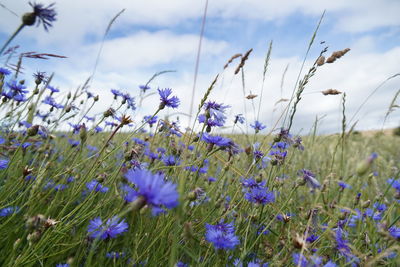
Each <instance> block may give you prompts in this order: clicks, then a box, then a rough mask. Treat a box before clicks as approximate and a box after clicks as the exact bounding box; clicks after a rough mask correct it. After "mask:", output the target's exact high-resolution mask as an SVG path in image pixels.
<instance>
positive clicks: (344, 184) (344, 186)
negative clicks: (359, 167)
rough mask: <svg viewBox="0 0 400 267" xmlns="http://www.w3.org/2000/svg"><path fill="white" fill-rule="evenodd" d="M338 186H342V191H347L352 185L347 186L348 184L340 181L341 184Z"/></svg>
mask: <svg viewBox="0 0 400 267" xmlns="http://www.w3.org/2000/svg"><path fill="white" fill-rule="evenodd" d="M338 185H339V186H340V188H341V189H342V190H343V189H345V188H351V185H349V184H346V183H345V182H343V181H339V182H338Z"/></svg>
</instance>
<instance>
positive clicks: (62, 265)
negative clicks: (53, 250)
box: [56, 263, 69, 267]
mask: <svg viewBox="0 0 400 267" xmlns="http://www.w3.org/2000/svg"><path fill="white" fill-rule="evenodd" d="M56 267H69V264H68V263H58V264H56Z"/></svg>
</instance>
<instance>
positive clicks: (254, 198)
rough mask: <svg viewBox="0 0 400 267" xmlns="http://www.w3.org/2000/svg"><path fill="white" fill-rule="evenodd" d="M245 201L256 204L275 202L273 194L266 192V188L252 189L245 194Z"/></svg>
mask: <svg viewBox="0 0 400 267" xmlns="http://www.w3.org/2000/svg"><path fill="white" fill-rule="evenodd" d="M244 198H245V199H247V200H248V201H250V202H252V203H256V204H262V205H265V204H268V203H272V202H275V194H274V192H272V191H269V190H268V187H262V188H253V189H251V190H250V191H249V192H246V193H245V196H244Z"/></svg>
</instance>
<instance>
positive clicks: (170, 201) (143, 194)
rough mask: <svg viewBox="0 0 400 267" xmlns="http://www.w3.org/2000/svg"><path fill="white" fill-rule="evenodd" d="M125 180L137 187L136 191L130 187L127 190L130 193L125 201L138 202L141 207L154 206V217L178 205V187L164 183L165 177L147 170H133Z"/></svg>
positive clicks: (126, 175)
mask: <svg viewBox="0 0 400 267" xmlns="http://www.w3.org/2000/svg"><path fill="white" fill-rule="evenodd" d="M125 178H126V179H127V180H128V181H129V182H130V183H132V184H134V185H135V190H134V189H132V188H130V187H128V188H125V189H126V191H128V192H127V195H126V196H125V200H126V201H128V202H132V201H136V200H138V202H139V203H140V204H141V205H139V206H141V207H143V206H144V205H146V204H147V205H149V206H152V208H153V209H152V211H153V215H157V214H159V213H161V212H163V211H165V210H164V208H167V209H172V208H174V207H176V206H177V205H178V198H179V195H178V192H177V190H176V185H175V184H174V183H171V182H166V181H164V175H162V174H152V173H151V171H149V170H146V169H143V170H141V169H135V170H132V169H131V170H129V171H128V172H127V173H126V174H125ZM141 207H139V208H141Z"/></svg>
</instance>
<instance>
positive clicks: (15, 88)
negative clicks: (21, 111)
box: [2, 80, 29, 102]
mask: <svg viewBox="0 0 400 267" xmlns="http://www.w3.org/2000/svg"><path fill="white" fill-rule="evenodd" d="M7 87H8V88H9V90H8V91H3V92H2V95H3V96H5V97H6V98H8V99H14V100H15V101H18V102H23V101H25V100H26V99H25V95H26V93H28V92H29V91H28V90H25V89H26V86H24V85H23V84H22V83H19V82H17V81H15V80H13V81H11V82H7Z"/></svg>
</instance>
